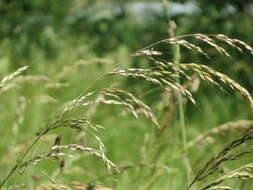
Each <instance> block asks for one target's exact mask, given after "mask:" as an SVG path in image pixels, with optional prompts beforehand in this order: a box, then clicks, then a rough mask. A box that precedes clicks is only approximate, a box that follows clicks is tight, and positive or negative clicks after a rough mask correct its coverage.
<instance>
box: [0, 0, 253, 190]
mask: <svg viewBox="0 0 253 190" xmlns="http://www.w3.org/2000/svg"><path fill="white" fill-rule="evenodd" d="M169 21H174V22H175V23H176V26H177V27H176V30H175V32H176V35H182V34H191V33H222V34H225V35H227V36H230V37H233V38H238V39H240V40H242V41H245V42H247V43H248V44H250V45H252V44H253V37H252V34H253V2H252V1H251V0H230V1H229V0H225V1H220V0H212V1H207V0H202V1H187V0H181V1H166V0H164V1H158V0H157V1H151V0H150V1H148V0H146V1H145V0H143V1H131V0H129V1H128V0H117V1H107V0H104V1H103V0H85V1H81V0H72V1H67V0H53V1H52V0H33V1H31V0H22V1H21V0H1V1H0V77H1V78H2V77H4V76H6V75H7V74H8V73H11V72H13V71H15V70H16V69H18V68H19V67H21V66H25V65H28V66H29V69H28V70H27V71H26V72H25V74H24V76H27V78H23V79H22V80H21V82H19V81H18V80H17V81H14V84H13V85H12V86H10V87H9V88H5V89H0V102H1V103H0V110H1V114H0V118H1V124H0V133H1V134H2V138H1V139H0V178H3V177H4V176H6V174H7V173H6V172H5V171H7V170H8V169H10V168H11V166H13V164H14V163H15V160H16V158H17V157H18V155H19V154H20V153H21V152H22V151H24V149H25V147H27V145H28V144H29V143H30V142H31V139H34V137H35V136H36V133H37V132H38V131H39V130H41V129H42V128H44V127H46V126H48V125H49V124H50V123H52V121H53V120H54V118H55V116H56V114H57V113H58V112H59V110H60V109H61V108H62V106H63V104H64V103H65V102H67V101H70V100H72V99H74V98H76V97H77V96H78V95H79V94H80V93H81V92H82V91H83V90H84V89H86V88H87V87H88V86H89V85H90V84H92V83H93V82H94V81H95V80H96V78H97V77H99V76H100V75H102V74H103V73H105V72H107V71H110V70H111V69H112V68H113V67H114V66H119V67H144V68H145V67H150V66H151V63H150V62H149V61H148V60H147V59H145V58H139V57H131V56H130V55H131V54H132V53H134V52H135V51H137V50H139V49H141V48H142V47H144V46H146V45H148V44H151V43H153V42H155V41H158V40H161V39H164V38H167V37H169V32H168V31H169V30H170V29H171V28H170V25H169ZM162 48H163V49H162V50H163V51H166V52H167V54H168V58H172V57H173V55H172V53H171V51H170V50H171V49H170V48H169V47H166V46H165V47H162ZM205 48H207V52H208V53H209V54H210V55H211V59H210V60H208V59H206V58H204V57H203V56H199V55H197V54H196V53H192V52H190V51H188V50H185V49H182V51H181V56H182V60H183V61H185V62H186V61H187V62H195V63H202V64H207V65H209V66H211V67H213V68H215V69H217V70H218V71H221V72H223V73H225V74H227V75H229V76H230V77H231V78H233V79H234V80H236V81H238V82H239V83H240V84H241V85H242V86H243V87H245V88H246V89H248V90H249V92H250V93H252V92H253V80H252V74H253V58H252V55H250V53H247V52H246V53H240V52H238V51H236V50H233V49H231V48H228V51H229V52H230V53H231V57H230V58H226V57H223V56H220V55H217V53H215V52H214V51H213V50H212V49H211V48H210V49H208V47H205ZM29 77H30V78H29ZM108 86H119V87H121V88H124V89H126V90H129V91H130V92H132V93H133V94H135V95H136V96H137V97H139V98H140V99H142V100H143V101H144V102H145V103H147V104H148V105H150V106H151V107H152V108H153V110H154V113H155V115H156V116H157V117H158V119H159V121H160V123H163V122H164V123H165V125H168V127H167V128H168V130H167V132H166V133H165V134H164V135H161V136H159V135H158V134H157V133H158V132H157V130H156V129H155V128H154V127H152V125H151V124H150V122H148V121H145V119H144V118H142V120H141V121H137V120H136V119H135V118H134V117H132V116H128V115H127V116H124V114H119V113H121V110H120V109H118V108H116V107H113V109H112V108H110V107H109V108H108V107H106V106H99V109H98V108H89V109H88V110H85V111H84V110H81V111H80V113H79V114H81V115H89V117H91V118H92V120H93V121H95V122H97V123H98V124H101V125H103V126H105V127H106V130H105V131H103V132H101V134H100V136H101V138H102V140H103V141H104V143H105V145H106V147H107V151H108V152H107V155H108V157H109V158H110V159H112V160H113V161H114V162H115V163H116V164H119V165H128V164H132V163H138V162H139V160H140V159H143V158H141V157H142V155H143V154H144V153H143V152H142V151H146V153H145V154H144V155H147V156H146V157H145V159H146V161H147V162H150V163H153V162H154V163H157V164H163V165H164V166H166V167H168V168H165V169H164V168H163V167H162V168H158V169H157V168H152V169H150V168H145V167H144V168H142V167H137V168H134V169H129V170H126V171H125V172H123V173H122V174H117V175H111V174H108V172H107V170H106V167H105V166H104V165H103V163H101V162H100V161H99V160H96V159H95V160H94V158H93V157H80V158H79V157H77V158H76V160H72V161H69V162H67V161H66V171H65V172H63V173H61V172H60V171H59V169H58V167H57V164H55V163H52V162H50V161H44V162H41V163H39V164H38V165H37V166H34V167H31V168H29V169H28V170H27V171H26V172H25V173H24V174H23V175H21V177H20V176H16V177H14V178H13V179H12V180H11V181H10V182H9V184H8V185H13V184H21V183H25V184H28V185H29V186H34V185H37V184H41V183H45V182H47V181H48V178H47V176H46V175H45V174H43V173H42V171H43V172H46V173H47V175H48V176H53V177H52V178H54V179H55V180H56V181H57V183H65V184H68V183H70V182H71V181H81V182H83V183H100V184H104V185H107V186H111V187H115V188H116V189H119V190H120V189H168V188H169V189H183V188H184V187H186V184H187V180H186V171H185V169H184V164H183V162H182V161H180V159H179V158H180V151H181V149H182V148H181V147H182V141H181V134H180V129H179V127H177V126H178V125H179V124H178V123H179V121H178V113H177V109H175V108H174V107H173V106H172V107H169V108H168V111H164V110H165V108H163V109H161V108H160V107H159V105H161V104H165V103H164V102H166V97H165V98H161V96H162V95H163V94H162V92H160V91H159V90H157V89H156V87H154V86H153V85H150V84H148V83H146V82H143V81H137V80H133V79H122V78H120V77H110V78H108V79H105V80H103V81H99V82H98V83H96V84H95V85H93V86H91V88H90V89H89V90H94V89H99V88H104V87H108ZM150 89H151V90H150ZM158 92H159V93H158ZM194 97H195V98H196V101H197V102H198V106H197V107H196V106H195V105H192V104H191V103H190V102H189V103H186V104H185V121H186V126H187V137H188V139H189V140H191V139H193V138H194V137H196V136H197V135H198V134H200V133H201V132H203V131H206V130H208V129H210V128H212V127H215V126H217V125H220V124H222V123H225V122H229V121H237V120H242V119H250V118H251V116H252V114H251V111H250V106H249V105H248V102H247V101H246V100H243V99H242V98H240V97H239V96H237V95H236V94H235V93H230V92H229V93H223V92H220V91H219V90H218V89H216V88H215V87H211V86H210V85H209V84H206V83H204V82H203V83H202V82H201V84H200V86H199V88H198V90H197V92H196V93H194ZM22 106H23V107H22ZM174 106H175V105H174ZM93 109H95V110H93ZM166 109H167V108H166ZM98 110H99V111H98ZM167 112H168V113H169V114H168V113H167ZM168 120H169V121H168ZM166 122H167V123H166ZM56 134H61V135H62V138H63V142H64V143H73V139H74V141H76V142H78V141H80V139H81V140H82V135H79V134H77V133H73V132H70V131H69V130H67V129H66V130H59V131H57V132H55V133H52V134H51V136H50V135H49V136H48V138H45V139H43V142H41V143H40V144H39V145H38V146H37V147H36V151H34V152H36V153H39V152H43V150H46V148H48V146H51V145H52V142H53V139H54V138H55V136H56ZM66 134H68V135H66ZM145 137H146V138H147V137H149V138H148V140H147V142H146V144H145V143H144V141H145V140H144V139H145ZM87 138H88V137H87ZM88 139H89V138H88ZM229 139H230V136H227V137H226V138H219V137H218V140H217V144H214V145H212V149H209V151H208V152H207V151H206V149H207V148H210V147H202V148H201V149H198V148H193V149H190V150H189V160H190V162H191V164H192V166H193V169H194V171H196V170H197V169H198V168H200V167H201V166H202V165H203V164H204V163H205V161H206V160H205V159H201V157H203V155H205V156H206V158H207V159H208V158H209V157H210V156H211V155H213V154H214V153H215V152H217V150H220V147H222V145H224V144H225V143H227V142H228V140H229ZM85 140H86V139H85ZM87 141H89V140H87ZM87 143H88V144H89V143H90V144H91V145H92V142H87ZM144 145H145V146H144ZM145 147H146V148H147V150H143V149H145ZM178 156H179V158H178ZM247 187H250V186H247ZM246 189H247V188H246Z"/></svg>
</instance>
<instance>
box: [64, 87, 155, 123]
mask: <svg viewBox="0 0 253 190" xmlns="http://www.w3.org/2000/svg"><path fill="white" fill-rule="evenodd" d="M88 97H90V98H91V100H87V98H88ZM97 103H99V104H107V105H122V106H124V107H126V109H127V110H128V111H129V112H130V113H132V114H133V115H134V116H135V117H136V118H139V116H138V113H143V114H144V115H145V116H146V117H147V118H148V119H149V120H151V121H152V123H154V125H156V126H157V127H159V124H158V122H157V119H156V118H155V116H154V114H153V113H152V111H151V109H150V108H149V107H148V106H147V105H145V104H144V103H143V102H142V101H141V100H139V99H137V98H136V97H135V96H134V95H133V94H131V93H129V92H127V91H125V90H122V89H119V88H106V89H103V90H100V91H95V92H89V93H87V94H85V95H83V96H80V97H79V98H77V99H74V100H73V101H71V102H70V103H68V104H67V105H65V108H64V111H63V114H65V113H67V112H70V111H72V110H74V109H76V108H78V107H80V106H90V105H94V104H97ZM137 110H139V112H137Z"/></svg>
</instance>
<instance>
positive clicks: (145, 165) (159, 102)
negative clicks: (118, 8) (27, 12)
mask: <svg viewBox="0 0 253 190" xmlns="http://www.w3.org/2000/svg"><path fill="white" fill-rule="evenodd" d="M194 40H199V41H200V42H202V43H204V44H206V45H209V46H210V47H211V48H213V49H215V50H216V51H217V54H219V55H220V56H228V57H229V56H230V55H229V53H228V51H227V50H226V49H225V48H224V47H223V46H221V44H220V42H223V44H225V45H227V46H231V47H232V48H235V49H237V50H238V51H240V52H242V53H243V52H244V51H249V52H250V53H252V52H253V49H252V48H251V47H250V46H249V45H247V44H246V43H244V42H242V41H240V40H237V39H233V38H229V37H227V36H225V35H221V34H193V35H183V36H175V37H172V38H168V39H164V40H161V41H158V42H156V43H153V44H151V45H149V46H146V47H144V48H143V49H141V50H139V51H137V52H135V53H133V54H132V55H133V57H132V58H131V59H132V60H133V59H138V57H135V56H141V57H143V60H145V61H146V62H148V63H149V64H151V66H144V67H130V66H129V65H130V63H127V64H124V65H123V66H124V67H123V66H121V64H120V63H117V64H115V63H114V61H112V60H110V59H101V58H89V59H83V60H79V61H77V62H74V63H73V64H68V65H65V64H63V63H61V62H59V63H57V64H55V65H54V66H51V67H49V68H51V69H52V70H50V71H48V72H47V70H46V67H45V66H38V68H43V69H41V72H38V70H36V69H38V68H34V67H35V66H33V65H29V67H27V66H24V67H20V68H19V69H17V70H16V71H14V72H12V73H11V74H8V75H5V76H3V77H2V80H1V82H0V98H1V99H0V101H1V102H2V103H3V104H2V106H1V110H2V113H3V114H1V116H0V117H1V120H2V121H3V122H2V126H4V127H2V128H1V129H0V131H1V132H2V133H3V134H4V135H3V138H2V139H1V140H0V141H1V145H0V146H1V151H0V155H1V159H0V169H1V171H5V172H1V173H0V178H1V184H0V187H1V188H3V189H4V188H10V189H22V188H26V189H32V188H35V187H37V188H38V189H68V187H72V188H74V189H92V188H93V186H92V185H91V184H96V185H95V186H99V185H102V186H108V187H111V188H113V189H123V190H124V189H147V190H149V189H168V188H169V189H193V188H194V189H199V190H206V189H236V188H239V187H242V188H241V189H243V188H244V189H247V188H249V187H251V186H252V184H251V183H250V179H251V178H252V174H251V172H252V163H251V162H252V161H250V155H251V153H252V151H251V149H250V147H249V145H250V144H249V142H250V140H252V134H251V133H252V131H251V129H252V121H251V120H246V119H248V118H245V117H248V115H247V114H246V115H244V113H240V114H237V113H234V114H236V117H238V120H239V119H240V120H239V121H235V120H234V119H235V118H233V121H229V123H225V124H223V125H221V126H218V127H216V128H212V127H213V126H215V125H217V124H219V123H221V122H220V120H224V118H222V115H221V113H222V110H223V109H224V110H226V109H228V108H227V107H226V106H228V107H229V106H230V107H231V108H232V109H233V106H234V105H237V104H231V102H233V101H234V99H231V100H230V101H229V102H228V103H226V102H225V101H223V100H222V99H221V98H219V96H225V95H224V94H223V95H220V94H219V92H217V93H218V95H216V96H214V97H215V98H216V99H215V98H213V99H212V101H213V102H212V104H213V106H212V105H209V103H208V102H207V101H206V102H204V103H203V105H200V104H199V102H201V101H198V99H197V98H199V99H200V100H201V97H199V96H198V93H199V94H201V88H200V87H199V86H198V84H197V87H196V81H199V82H201V83H202V82H207V84H208V86H207V87H206V88H205V89H208V90H209V89H210V86H215V87H218V88H217V89H218V90H221V91H222V92H223V91H225V92H226V91H228V90H230V91H232V92H234V93H235V94H238V95H239V96H235V97H236V99H239V97H242V98H244V99H245V101H244V103H239V105H238V106H239V107H238V109H239V108H244V109H247V110H248V112H250V113H251V108H250V107H252V105H253V100H252V97H251V95H250V93H249V92H248V91H247V90H246V89H245V88H244V87H243V86H242V85H240V84H239V83H238V82H236V81H235V80H233V79H231V78H230V77H229V76H227V75H225V74H223V73H222V72H219V71H217V70H215V69H213V68H211V67H210V66H208V65H204V64H202V63H191V62H190V63H187V62H185V61H184V60H183V59H181V58H182V57H183V54H181V52H180V50H181V47H182V48H187V49H189V50H193V51H194V52H197V53H199V54H200V55H204V56H205V57H207V59H208V58H209V59H211V58H210V56H209V54H208V51H207V50H205V49H204V48H202V47H201V46H199V45H195V44H194ZM162 44H166V45H172V46H173V45H174V47H176V49H175V52H174V60H173V59H172V60H171V59H168V57H167V56H166V52H163V51H160V50H159V46H161V45H162ZM179 47H180V48H179ZM69 59H70V58H69ZM119 61H120V60H119ZM129 61H130V58H129ZM44 64H46V63H45V62H44ZM39 70H40V69H39ZM126 81H130V85H129V84H126ZM145 88H146V89H148V90H147V91H146V92H145ZM150 88H151V89H150ZM193 89H195V90H193ZM196 91H197V92H196ZM136 92H140V93H139V94H138V93H136ZM195 92H196V96H195V95H194V93H195ZM212 92H213V91H212ZM202 95H203V94H202ZM203 97H204V95H203ZM208 99H209V98H208ZM246 101H247V102H248V105H249V106H248V107H246V106H247V104H246ZM144 102H147V103H144ZM221 102H222V103H223V104H221ZM224 104H225V105H224ZM229 104H231V105H229ZM193 105H194V106H193ZM192 106H193V108H192ZM201 106H203V107H201ZM151 107H152V108H151ZM198 109H200V110H203V113H202V114H205V112H206V111H208V112H206V115H204V117H202V116H201V114H200V112H199V111H198ZM208 109H213V110H211V111H210V110H208ZM6 110H8V112H6ZM217 110H220V111H217ZM189 112H194V113H190V114H191V115H192V116H194V117H197V119H196V118H195V119H192V118H191V117H189V116H188V113H189ZM212 114H213V115H212ZM230 114H231V115H230ZM195 115H197V116H195ZM249 115H251V114H249ZM177 116H178V117H177ZM215 116H216V117H217V118H218V119H217V120H216V121H215V119H213V122H214V124H215V125H211V124H210V123H208V121H206V118H208V120H211V119H212V117H213V118H215ZM194 117H193V118H194ZM232 117H233V115H232V113H229V116H228V118H232ZM240 117H242V118H240ZM177 118H179V119H177ZM202 118H204V119H203V120H202ZM242 119H244V120H242ZM191 125H196V126H197V127H196V126H191ZM203 125H210V126H209V127H206V130H203V129H201V126H203ZM210 128H212V129H210ZM235 130H236V131H238V132H240V133H241V134H240V136H239V137H238V135H237V137H235V134H234V131H235ZM224 133H226V139H223V141H218V138H217V136H222V135H223V136H224ZM214 142H216V143H214ZM206 150H210V151H208V152H207V151H206ZM214 155H215V156H214ZM236 161H237V163H236V164H229V163H230V162H233V163H234V162H236ZM246 182H247V183H246Z"/></svg>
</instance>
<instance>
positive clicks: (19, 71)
mask: <svg viewBox="0 0 253 190" xmlns="http://www.w3.org/2000/svg"><path fill="white" fill-rule="evenodd" d="M27 69H28V66H24V67H21V68H19V69H18V70H17V71H15V72H14V73H11V74H9V75H7V76H5V77H4V78H3V79H2V80H1V81H0V88H2V87H3V86H5V85H6V83H7V82H8V81H10V80H11V79H13V78H14V77H16V76H17V75H20V74H21V73H22V72H24V71H25V70H27Z"/></svg>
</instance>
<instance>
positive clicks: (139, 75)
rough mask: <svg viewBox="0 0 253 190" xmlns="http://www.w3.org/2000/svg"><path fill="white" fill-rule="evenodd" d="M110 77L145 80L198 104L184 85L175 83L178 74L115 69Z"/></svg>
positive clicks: (110, 73)
mask: <svg viewBox="0 0 253 190" xmlns="http://www.w3.org/2000/svg"><path fill="white" fill-rule="evenodd" d="M108 74H109V75H121V76H124V77H132V78H136V79H144V80H146V81H149V82H151V83H153V84H156V85H159V86H160V87H161V88H163V89H164V90H166V91H168V92H171V91H174V92H176V93H180V94H182V95H184V96H186V97H187V98H188V99H189V100H191V101H192V102H193V103H194V104H196V102H195V100H194V99H193V96H192V94H191V93H190V92H189V91H188V90H187V89H185V88H184V87H183V86H182V85H180V84H179V83H177V82H175V78H179V77H180V76H179V75H178V74H175V73H172V72H170V71H165V70H163V71H156V70H151V69H135V68H131V69H115V70H114V71H112V72H109V73H108Z"/></svg>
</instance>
